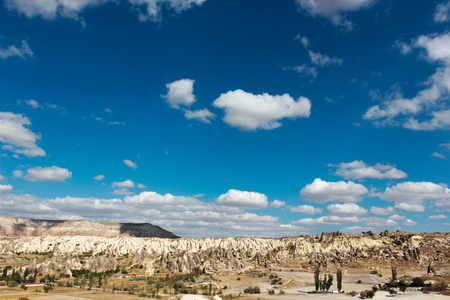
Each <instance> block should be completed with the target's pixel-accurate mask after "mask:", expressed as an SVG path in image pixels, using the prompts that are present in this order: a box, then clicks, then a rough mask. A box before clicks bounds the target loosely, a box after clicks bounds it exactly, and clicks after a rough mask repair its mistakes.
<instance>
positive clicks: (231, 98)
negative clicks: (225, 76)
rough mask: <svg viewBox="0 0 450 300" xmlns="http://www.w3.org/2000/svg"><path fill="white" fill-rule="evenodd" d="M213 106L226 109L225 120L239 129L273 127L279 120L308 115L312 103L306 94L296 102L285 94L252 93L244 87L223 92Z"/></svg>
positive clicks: (278, 125) (278, 123)
mask: <svg viewBox="0 0 450 300" xmlns="http://www.w3.org/2000/svg"><path fill="white" fill-rule="evenodd" d="M213 105H214V106H216V107H218V108H222V109H224V110H225V116H224V117H223V121H224V122H225V123H227V124H228V125H230V126H233V127H237V128H239V129H241V130H256V129H266V130H270V129H275V128H278V127H280V126H281V123H280V122H279V121H280V120H281V119H284V118H291V119H295V118H297V117H306V118H307V117H309V115H310V113H311V102H310V101H309V99H307V98H305V97H300V98H299V99H298V100H297V101H295V100H294V99H293V98H292V97H291V96H289V95H288V94H284V95H281V96H279V95H277V96H271V95H269V94H267V93H264V94H262V95H254V94H251V93H247V92H244V91H243V90H235V91H229V92H228V93H226V94H222V95H220V97H219V98H218V99H216V100H215V101H214V102H213Z"/></svg>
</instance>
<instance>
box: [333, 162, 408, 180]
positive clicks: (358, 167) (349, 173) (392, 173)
mask: <svg viewBox="0 0 450 300" xmlns="http://www.w3.org/2000/svg"><path fill="white" fill-rule="evenodd" d="M330 166H332V167H336V168H337V170H336V172H335V173H334V174H335V175H339V176H342V177H344V178H345V179H365V178H374V179H400V178H405V177H406V176H407V174H406V173H405V172H403V171H400V170H398V169H396V168H395V166H393V165H390V164H376V165H374V166H370V165H367V164H366V163H364V162H363V161H362V160H359V161H357V160H355V161H353V162H350V163H340V164H338V165H330Z"/></svg>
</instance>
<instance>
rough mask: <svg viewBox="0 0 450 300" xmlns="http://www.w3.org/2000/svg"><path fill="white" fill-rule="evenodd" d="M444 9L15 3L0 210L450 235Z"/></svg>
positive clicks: (357, 4)
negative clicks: (449, 229) (428, 232)
mask: <svg viewBox="0 0 450 300" xmlns="http://www.w3.org/2000/svg"><path fill="white" fill-rule="evenodd" d="M449 24H450V2H449V1H421V0H408V1H406V0H398V1H389V0H334V1H327V0H283V1H268V0H264V1H261V0H258V1H256V0H248V1H238V0H228V1H220V0H123V1H109V0H95V1H89V0H71V1H62V0H50V1H31V0H4V1H2V5H1V7H0V28H1V29H0V146H1V150H0V155H1V157H0V175H1V177H0V179H1V181H0V214H1V215H7V216H15V217H31V218H46V219H93V220H100V221H112V222H149V223H152V224H155V225H159V226H161V227H163V228H166V229H168V230H171V231H173V232H174V233H175V234H178V235H181V236H186V237H195V238H198V237H215V236H239V235H250V236H270V237H279V236H290V235H300V234H315V233H320V232H321V231H335V230H341V231H343V232H346V233H354V232H355V233H359V232H361V231H367V230H372V231H382V230H385V229H388V230H397V229H398V230H403V231H415V232H423V231H431V232H433V231H448V228H449V226H450V220H449V219H448V216H449V213H448V212H449V211H450V189H449V188H448V184H450V178H449V174H450V173H449V166H450V165H449V160H448V159H450V134H449V129H450V50H449V49H450V33H449Z"/></svg>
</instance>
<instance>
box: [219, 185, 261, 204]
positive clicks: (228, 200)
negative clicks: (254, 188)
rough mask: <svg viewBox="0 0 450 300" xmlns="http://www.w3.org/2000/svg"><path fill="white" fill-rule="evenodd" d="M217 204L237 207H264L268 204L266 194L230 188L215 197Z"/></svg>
mask: <svg viewBox="0 0 450 300" xmlns="http://www.w3.org/2000/svg"><path fill="white" fill-rule="evenodd" d="M216 203H217V204H218V205H224V206H232V207H239V208H249V209H252V208H265V207H267V205H268V202H267V196H266V195H264V194H260V193H256V192H246V191H238V190H234V189H231V190H229V191H228V192H227V193H226V194H222V195H220V196H219V198H217V200H216Z"/></svg>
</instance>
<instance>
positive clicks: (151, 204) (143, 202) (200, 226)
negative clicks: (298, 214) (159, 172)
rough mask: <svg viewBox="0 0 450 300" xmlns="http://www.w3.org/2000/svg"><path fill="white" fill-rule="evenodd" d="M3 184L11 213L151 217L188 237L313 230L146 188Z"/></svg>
mask: <svg viewBox="0 0 450 300" xmlns="http://www.w3.org/2000/svg"><path fill="white" fill-rule="evenodd" d="M12 190H13V188H12V186H11V185H0V194H1V196H0V207H1V208H2V213H4V214H5V215H8V216H16V217H28V218H36V219H51V218H53V219H54V218H58V219H86V218H87V219H95V220H99V221H105V222H148V220H151V222H152V224H155V225H158V226H161V227H163V228H165V229H168V230H170V231H172V232H174V233H175V234H178V235H181V236H185V237H193V238H200V237H214V236H243V235H250V236H277V237H279V236H285V235H300V234H306V233H308V230H305V228H303V227H299V226H295V225H292V224H280V223H279V220H278V218H277V217H274V216H270V215H256V214H253V213H248V212H245V211H242V210H233V209H230V208H227V207H224V206H219V205H216V204H214V203H211V202H204V201H200V200H198V199H196V198H193V197H185V196H174V195H171V194H166V195H160V194H158V193H156V192H142V193H141V194H139V195H131V196H125V198H124V199H123V200H121V199H117V198H112V199H100V198H93V197H91V198H81V197H71V196H67V197H57V198H54V199H40V198H38V197H36V196H33V195H28V194H23V195H16V194H14V193H13V192H12Z"/></svg>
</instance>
